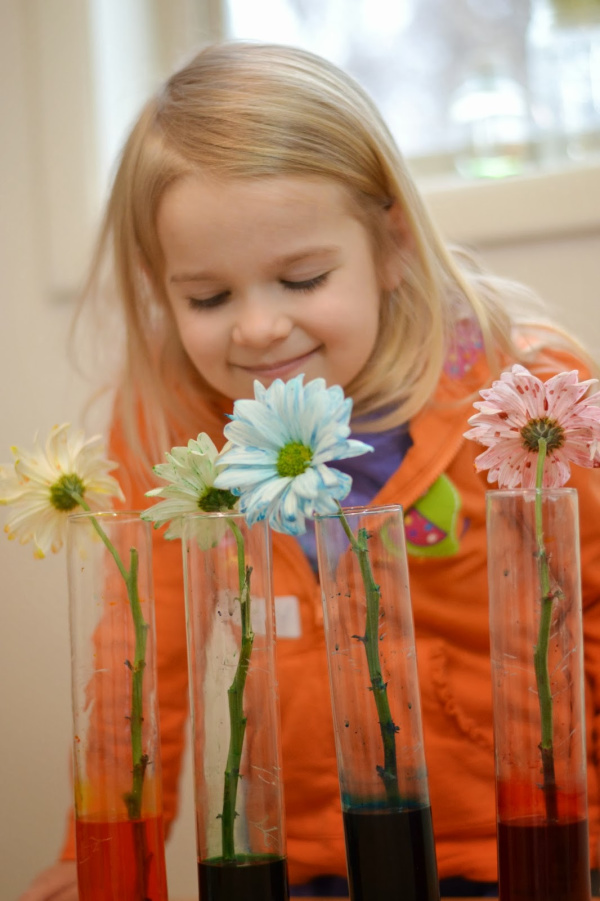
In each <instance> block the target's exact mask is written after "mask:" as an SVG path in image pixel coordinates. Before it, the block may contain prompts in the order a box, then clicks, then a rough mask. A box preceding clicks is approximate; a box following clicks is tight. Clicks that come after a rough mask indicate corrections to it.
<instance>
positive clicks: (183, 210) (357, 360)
mask: <svg viewBox="0 0 600 901" xmlns="http://www.w3.org/2000/svg"><path fill="white" fill-rule="evenodd" d="M350 209H351V207H350V201H349V199H348V196H347V195H346V193H345V191H344V189H343V188H342V187H340V186H338V185H337V184H336V183H335V182H332V181H328V180H325V179H314V180H312V179H306V178H292V177H287V176H278V177H275V178H260V179H256V180H252V181H250V180H248V181H242V180H230V181H217V180H213V179H209V178H203V177H201V176H188V177H186V178H184V179H182V180H180V181H178V182H176V183H175V184H174V185H173V186H172V187H171V188H169V189H168V190H167V192H166V193H165V196H164V198H163V200H162V202H161V205H160V207H159V213H158V222H157V225H158V235H159V240H160V243H161V247H162V250H163V252H164V258H165V287H166V291H167V294H168V298H169V301H170V304H171V307H172V310H173V314H174V316H175V321H176V325H177V329H178V331H179V335H180V338H181V341H182V343H183V346H184V347H185V349H186V351H187V353H188V355H189V357H190V359H191V361H192V363H193V365H194V366H195V367H196V369H197V370H198V372H199V373H200V375H201V376H202V377H203V378H204V379H205V380H206V381H207V382H208V383H209V384H210V385H211V386H212V387H213V388H215V389H216V390H217V391H219V392H220V393H221V394H224V395H225V396H226V397H229V398H231V399H232V400H235V399H237V398H243V397H252V396H253V394H254V391H253V383H254V380H255V379H258V380H259V381H260V382H262V384H263V385H265V386H268V385H269V384H270V383H271V382H272V381H273V380H274V379H276V378H281V379H283V380H287V379H289V378H291V377H292V376H294V375H297V374H299V373H301V372H303V373H305V376H306V379H305V380H306V381H309V380H311V379H313V378H316V377H318V376H320V377H322V378H324V379H325V381H326V382H327V384H328V385H333V384H338V385H341V386H342V387H346V386H347V385H348V384H349V382H351V381H352V379H353V378H354V377H355V376H356V375H357V374H358V373H359V372H360V370H361V369H362V368H363V366H364V365H365V363H366V362H367V360H368V359H369V357H370V355H371V353H372V352H373V349H374V347H375V342H376V339H377V332H378V323H379V304H380V296H381V292H382V290H383V288H385V287H391V286H387V285H385V284H384V283H383V282H382V279H381V278H380V277H379V276H378V273H377V271H376V267H375V261H374V256H373V251H372V247H371V242H370V239H369V234H368V232H367V230H366V229H365V227H364V226H363V225H362V224H361V223H360V222H359V221H358V219H357V218H355V217H354V216H353V215H352V214H351V212H350ZM382 215H385V214H384V213H382Z"/></svg>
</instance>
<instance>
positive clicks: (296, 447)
mask: <svg viewBox="0 0 600 901" xmlns="http://www.w3.org/2000/svg"><path fill="white" fill-rule="evenodd" d="M311 460H312V450H311V449H310V447H307V446H306V445H305V444H300V442H299V441H290V443H289V444H286V445H284V446H283V447H282V448H281V450H280V451H279V455H278V457H277V472H278V474H279V475H280V476H282V478H288V477H289V478H292V479H293V478H294V477H295V476H299V475H302V473H303V472H304V470H305V469H308V467H309V466H310V461H311Z"/></svg>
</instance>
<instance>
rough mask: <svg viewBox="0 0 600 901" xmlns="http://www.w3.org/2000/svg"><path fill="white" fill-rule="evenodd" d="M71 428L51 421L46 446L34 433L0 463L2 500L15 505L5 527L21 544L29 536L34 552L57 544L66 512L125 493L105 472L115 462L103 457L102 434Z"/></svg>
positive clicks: (100, 505)
mask: <svg viewBox="0 0 600 901" xmlns="http://www.w3.org/2000/svg"><path fill="white" fill-rule="evenodd" d="M69 428H70V426H69V424H68V423H65V424H63V425H59V426H54V427H53V429H52V430H51V432H50V435H49V436H48V439H47V441H46V444H45V446H44V447H42V446H41V445H40V444H39V442H38V441H37V439H36V441H35V447H34V450H33V451H31V452H29V451H24V450H22V449H20V448H18V447H13V448H12V453H13V456H14V457H15V461H14V463H13V464H8V465H5V466H0V505H5V506H10V507H13V508H14V510H13V512H12V514H11V515H10V516H9V518H8V520H7V522H6V525H5V526H4V531H5V532H6V533H7V535H8V537H9V539H11V540H17V541H19V542H20V543H21V544H26V543H27V542H29V541H33V543H34V547H35V550H34V554H35V556H36V557H45V556H46V554H47V553H48V551H52V552H53V553H56V551H58V550H60V548H61V547H62V545H63V543H64V540H65V531H66V523H67V516H68V515H69V513H72V512H73V511H74V510H76V509H77V508H80V509H84V510H92V511H96V510H107V509H109V508H110V506H111V503H110V498H112V497H118V498H120V499H121V500H122V499H123V494H122V492H121V489H120V487H119V483H118V482H117V481H116V479H114V478H113V477H112V476H110V475H109V473H110V472H111V471H112V470H113V469H115V468H116V465H117V464H116V463H111V462H110V461H109V460H105V459H104V456H103V454H104V445H103V441H102V438H101V437H100V436H95V437H94V438H89V439H88V440H85V438H84V435H83V433H82V432H79V431H77V432H74V433H73V434H71V435H70V434H69Z"/></svg>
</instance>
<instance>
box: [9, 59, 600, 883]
mask: <svg viewBox="0 0 600 901" xmlns="http://www.w3.org/2000/svg"><path fill="white" fill-rule="evenodd" d="M106 257H110V258H111V259H112V263H113V265H114V272H115V274H116V285H115V292H114V294H115V297H116V298H118V301H119V303H120V304H121V307H122V312H123V316H124V319H125V323H126V334H127V358H126V367H125V371H124V374H123V377H122V380H121V384H120V390H119V393H118V397H117V403H116V408H115V416H114V422H113V426H112V433H111V450H110V457H111V458H112V459H113V460H117V461H118V462H119V464H120V469H119V471H118V477H119V481H120V483H121V485H122V487H123V489H124V491H125V493H126V495H127V506H128V507H131V508H142V507H146V506H149V505H150V503H151V502H150V501H149V499H148V498H146V496H145V492H146V491H147V490H148V489H149V488H150V487H152V486H153V483H152V481H151V474H150V465H151V464H152V463H156V462H159V461H162V459H163V457H164V452H165V451H166V450H168V449H170V448H171V447H172V446H173V445H181V444H184V443H187V440H188V439H189V438H190V437H195V436H196V435H197V434H198V432H200V431H206V432H208V433H210V435H211V436H212V438H213V440H214V441H215V442H216V443H217V445H218V446H221V445H222V444H223V426H224V424H225V423H226V421H227V414H228V413H229V412H231V409H232V404H233V401H234V400H235V399H237V398H243V397H250V396H253V383H254V380H255V379H258V380H259V381H261V382H262V383H263V384H265V385H268V384H270V383H271V382H272V380H273V379H275V378H282V379H288V378H290V377H291V376H293V375H297V374H299V373H304V374H305V377H306V381H309V380H310V379H312V378H315V377H317V376H321V377H324V378H325V379H326V381H327V383H328V384H329V385H333V384H338V385H341V386H342V387H343V388H344V390H345V392H346V394H347V395H349V396H351V397H352V398H353V401H354V408H353V409H354V417H355V418H354V422H355V430H356V432H357V434H358V433H360V435H359V437H360V438H361V439H363V440H366V441H368V442H369V443H370V444H372V445H374V447H375V452H374V453H373V454H369V455H366V456H361V457H358V458H355V459H353V460H350V461H347V466H346V470H347V471H349V472H350V473H351V475H352V476H353V492H352V495H351V496H350V498H349V499H348V500H347V502H348V503H371V502H374V503H381V504H386V503H400V504H402V505H403V508H404V511H405V515H406V524H407V536H408V544H409V551H410V554H411V556H410V561H409V562H410V577H411V593H412V599H413V607H414V619H415V629H416V641H417V657H418V666H419V675H420V684H421V694H422V712H423V726H424V735H425V750H426V755H427V763H428V771H429V787H430V793H431V803H432V810H433V819H434V828H435V837H436V850H437V860H438V868H439V875H440V879H441V887H442V893H443V894H445V895H447V896H448V895H461V896H466V895H469V894H472V895H484V894H486V893H487V894H494V893H495V882H496V878H497V877H496V824H495V802H494V773H493V766H494V764H493V739H492V713H491V685H490V662H489V642H488V610H487V575H486V550H485V547H486V542H485V513H484V495H485V490H486V481H485V475H476V473H475V470H474V466H473V460H474V458H475V456H476V455H477V454H478V453H479V451H480V448H478V447H476V446H475V445H474V444H472V443H471V442H469V441H466V440H465V439H464V438H463V433H464V432H465V430H466V429H467V420H468V418H469V416H470V415H471V413H472V412H473V408H472V402H473V400H474V399H475V397H476V392H477V391H478V390H479V389H480V388H482V387H483V386H485V385H488V384H489V383H490V381H491V380H492V379H493V378H496V377H498V375H499V373H500V371H501V370H502V369H504V368H506V367H507V366H510V365H512V363H513V362H515V361H518V362H522V363H524V364H525V365H527V366H528V367H529V368H532V369H533V370H534V371H535V372H536V373H537V374H538V375H542V377H544V378H545V377H547V376H548V375H550V374H552V373H554V372H557V371H561V370H563V369H574V368H582V366H581V362H578V360H577V359H574V358H573V356H571V355H570V353H572V350H571V351H569V342H568V341H567V339H562V338H560V337H559V335H558V333H557V332H555V331H552V330H551V329H549V328H545V327H542V326H539V327H537V328H534V327H532V326H529V327H525V325H522V326H519V324H518V322H517V317H516V315H515V314H514V309H515V308H516V307H517V306H518V307H519V309H520V310H521V312H522V311H523V310H524V308H525V306H526V297H527V295H526V293H525V292H523V291H520V290H517V289H516V288H515V286H514V285H509V284H507V283H503V282H502V281H501V280H499V279H497V278H492V277H491V276H488V275H487V274H485V273H484V272H482V271H480V269H479V268H477V266H476V265H475V264H474V263H473V262H472V261H471V260H470V259H469V258H468V257H467V256H466V255H464V254H461V253H459V252H455V251H451V250H450V249H448V248H447V247H446V246H444V244H443V242H442V241H441V239H440V237H439V235H438V234H437V232H436V230H435V227H434V225H433V224H432V222H431V220H430V218H429V216H428V215H427V212H426V210H425V208H424V205H423V203H422V201H421V199H420V198H419V196H418V194H417V192H416V190H415V187H414V185H413V183H412V181H411V179H410V177H409V175H408V173H407V171H406V167H405V165H404V163H403V161H402V159H401V157H400V155H399V152H398V150H397V149H396V146H395V144H394V141H393V139H392V137H391V136H390V134H389V132H388V130H387V128H386V126H385V125H384V123H383V121H382V120H381V118H380V116H379V114H378V112H377V110H376V109H375V108H374V106H373V104H372V102H371V101H370V100H369V98H368V97H367V96H365V94H364V93H363V92H362V90H361V89H360V88H359V87H358V86H357V85H356V84H355V83H354V82H353V81H351V80H350V79H349V78H348V77H347V76H345V75H344V74H343V73H341V72H340V71H338V70H337V69H336V68H335V67H334V66H332V65H330V64H329V63H327V62H325V61H324V60H322V59H318V58H316V57H314V56H312V55H311V54H309V53H305V52H303V51H300V50H294V49H291V48H288V47H278V46H264V45H259V44H242V43H240V44H223V45H220V46H214V47H209V48H207V49H205V50H203V51H202V52H201V53H199V54H198V56H197V57H196V58H195V59H193V60H192V61H191V62H190V63H189V64H188V65H187V66H185V68H183V69H182V70H181V71H180V72H178V73H177V74H175V75H174V76H173V77H172V78H171V79H170V80H169V81H168V82H167V83H166V84H165V85H164V87H163V88H162V90H161V91H160V92H159V93H158V94H157V96H156V97H154V98H153V99H152V100H151V101H150V102H149V103H148V105H147V106H146V107H145V109H144V110H143V112H142V114H141V116H140V118H139V121H138V122H137V124H136V126H135V128H134V129H133V132H132V134H131V136H130V138H129V140H128V142H127V144H126V146H125V149H124V152H123V156H122V160H121V164H120V167H119V170H118V172H117V175H116V179H115V183H114V188H113V191H112V195H111V198H110V202H109V205H108V210H107V213H106V219H105V224H104V229H103V233H102V237H101V241H100V245H99V250H98V254H97V258H96V263H95V267H94V271H93V275H92V280H91V282H90V288H91V287H95V286H96V285H97V283H98V281H99V279H100V273H101V271H104V263H105V260H106ZM579 359H581V357H580V358H579ZM588 365H589V364H588ZM581 375H582V377H583V372H582V374H581ZM340 468H341V467H340ZM570 484H572V485H574V486H576V487H578V488H579V499H580V504H581V511H582V513H581V525H582V571H583V579H584V585H583V589H584V606H585V617H584V618H585V630H586V666H587V689H588V694H587V702H588V714H589V724H588V743H589V790H590V794H589V803H590V838H591V853H592V866H593V867H596V866H597V865H598V861H597V857H596V847H597V843H598V838H599V830H598V813H599V807H598V805H599V798H598V767H597V761H598V759H600V754H599V751H600V749H599V748H597V747H596V744H597V736H596V733H595V731H594V729H593V723H594V714H595V712H596V711H598V709H600V554H599V553H598V547H600V472H598V471H595V472H588V471H584V470H579V471H578V472H576V473H574V474H573V478H572V481H571V483H570ZM425 497H427V498H428V500H429V501H430V503H429V504H428V510H431V509H433V510H434V511H435V513H434V514H431V513H430V514H429V516H430V519H431V521H432V522H433V525H434V526H436V525H437V526H438V530H437V532H438V533H439V534H446V532H443V529H444V528H446V529H447V530H450V532H451V537H452V539H453V540H452V541H450V542H445V543H443V542H442V541H439V542H437V543H435V542H434V543H433V544H432V543H431V542H428V541H425V540H424V538H423V536H422V535H421V533H420V531H419V522H420V521H421V519H422V514H420V512H419V507H420V505H421V504H422V501H423V499H424V498H425ZM449 498H450V499H451V500H449ZM449 505H450V506H449ZM434 535H435V530H434ZM273 541H274V579H275V594H276V595H277V596H278V598H279V599H280V603H279V611H280V613H281V616H280V618H279V620H278V632H279V634H278V649H277V654H278V661H277V662H278V678H279V686H280V700H281V717H282V730H283V777H284V786H285V802H286V822H287V848H288V859H289V874H290V880H291V884H292V888H293V891H294V893H295V894H304V895H310V894H317V895H325V894H328V893H329V894H343V892H344V890H345V886H344V877H345V873H346V866H345V855H344V840H343V831H342V819H341V813H340V801H339V790H338V782H337V774H336V764H335V753H334V744H333V732H332V722H331V712H330V705H329V698H328V693H327V692H325V691H323V690H322V689H323V686H325V685H327V684H328V677H327V667H326V656H325V649H324V637H323V625H322V614H321V599H320V592H319V588H318V583H317V575H316V573H315V562H314V549H313V547H312V546H311V539H310V537H306V538H304V539H302V540H301V541H297V540H295V539H293V538H290V537H289V536H284V535H279V534H275V535H274V537H273ZM154 553H155V580H156V598H157V614H156V616H157V629H158V665H159V684H160V708H161V709H160V717H161V731H162V754H163V774H164V795H165V804H166V816H167V820H168V821H169V822H170V821H172V820H173V818H174V817H175V815H176V808H177V803H176V794H177V780H178V775H179V770H180V763H181V756H182V749H183V734H184V724H185V720H186V717H187V709H188V708H187V691H186V687H187V667H186V639H185V623H184V609H183V587H182V575H181V573H182V567H181V550H180V547H179V544H178V542H171V543H170V542H167V541H165V540H164V539H163V538H162V536H161V535H159V534H158V535H157V536H156V542H155V547H154ZM73 856H74V846H73V838H72V835H70V836H69V838H68V840H67V843H66V845H65V849H64V854H63V861H62V862H61V863H59V864H56V865H55V866H54V867H53V868H51V870H49V871H47V872H46V873H44V874H43V875H42V876H41V877H38V880H37V881H36V883H35V884H34V887H32V889H31V890H30V891H29V892H28V893H26V894H25V896H24V899H25V898H26V899H27V901H34V899H35V901H38V899H39V901H41V899H49V898H61V899H68V898H75V897H76V889H75V870H74V865H73V864H72V863H69V862H65V861H70V860H72V858H73ZM57 886H60V888H57ZM54 892H56V894H54ZM61 892H62V893H61Z"/></svg>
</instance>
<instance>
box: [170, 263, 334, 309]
mask: <svg viewBox="0 0 600 901" xmlns="http://www.w3.org/2000/svg"><path fill="white" fill-rule="evenodd" d="M328 275H329V273H328V272H323V273H322V274H321V275H315V276H314V278H307V279H306V280H305V281H301V282H289V281H286V280H285V279H282V280H281V284H282V285H283V287H284V288H286V289H287V290H288V291H304V292H308V291H314V290H315V288H318V287H319V286H320V285H322V284H324V283H325V281H326V279H327V277H328ZM228 297H229V292H228V291H223V292H222V293H221V294H215V295H214V297H206V298H204V299H201V298H199V297H188V302H189V305H190V307H191V308H192V309H193V310H211V309H213V308H214V307H218V306H220V305H221V304H222V303H223V302H224V301H225V300H226V299H227V298H228Z"/></svg>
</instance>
